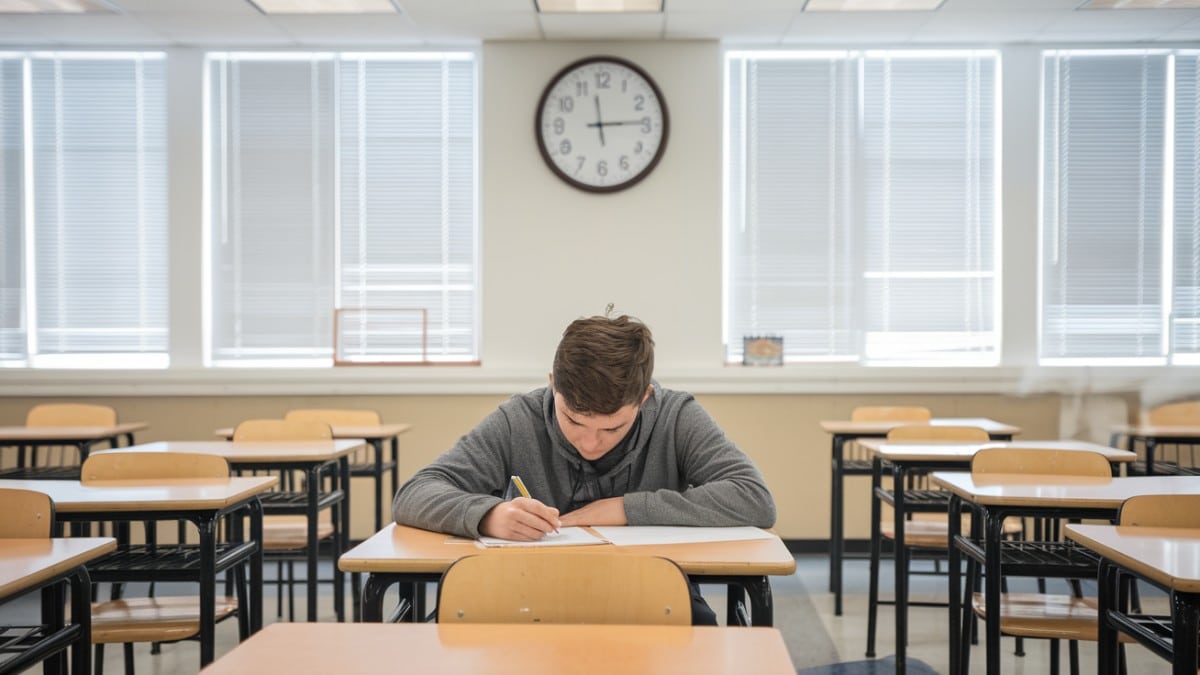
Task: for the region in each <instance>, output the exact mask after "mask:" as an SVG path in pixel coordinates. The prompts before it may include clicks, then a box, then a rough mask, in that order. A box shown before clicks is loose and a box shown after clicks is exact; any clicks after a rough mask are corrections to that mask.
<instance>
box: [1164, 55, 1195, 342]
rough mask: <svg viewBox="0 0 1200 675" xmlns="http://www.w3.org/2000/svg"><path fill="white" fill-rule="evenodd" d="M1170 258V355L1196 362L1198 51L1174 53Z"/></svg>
mask: <svg viewBox="0 0 1200 675" xmlns="http://www.w3.org/2000/svg"><path fill="white" fill-rule="evenodd" d="M1174 82H1175V163H1174V170H1175V188H1174V191H1173V196H1174V204H1173V205H1174V211H1175V218H1174V223H1173V225H1174V229H1175V231H1174V242H1173V244H1174V255H1173V256H1172V262H1173V264H1174V266H1175V273H1174V275H1173V277H1172V282H1173V285H1174V289H1173V295H1172V305H1171V312H1170V313H1169V318H1170V321H1171V324H1170V325H1171V329H1170V343H1169V344H1170V352H1169V353H1170V354H1171V355H1172V357H1173V359H1174V361H1175V362H1177V363H1185V362H1186V363H1200V52H1198V51H1185V52H1179V53H1177V54H1176V55H1175V80H1174Z"/></svg>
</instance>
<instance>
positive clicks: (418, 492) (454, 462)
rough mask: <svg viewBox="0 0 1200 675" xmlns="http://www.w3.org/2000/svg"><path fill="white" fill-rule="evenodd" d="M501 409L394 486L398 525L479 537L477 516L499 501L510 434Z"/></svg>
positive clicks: (506, 420) (395, 512) (393, 511)
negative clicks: (402, 483)
mask: <svg viewBox="0 0 1200 675" xmlns="http://www.w3.org/2000/svg"><path fill="white" fill-rule="evenodd" d="M508 428H509V424H508V419H507V417H506V416H505V413H504V411H503V409H497V410H496V411H494V412H493V413H492V414H491V415H489V416H487V417H486V418H484V419H483V421H482V422H480V423H479V425H478V426H476V427H475V428H474V429H472V430H471V431H470V432H469V433H468V434H467V435H465V436H463V437H462V438H460V439H459V440H458V442H457V443H455V444H454V447H453V448H451V449H449V450H447V451H446V452H444V453H442V454H441V455H440V456H439V457H438V458H437V459H435V460H434V461H433V462H432V463H431V464H429V465H428V466H426V467H425V468H423V469H421V470H420V471H418V472H417V473H415V474H413V476H412V478H410V479H409V480H408V481H406V482H405V483H404V485H401V486H400V489H399V490H397V491H396V498H395V499H394V500H393V501H392V517H393V518H394V519H395V521H396V523H398V524H400V525H411V526H413V527H419V528H422V529H425V530H433V531H436V532H446V533H448V534H454V535H458V536H462V537H472V538H474V537H478V536H479V521H480V520H482V519H483V516H484V515H485V514H486V513H487V512H488V511H489V510H491V508H492V507H493V506H495V505H496V504H499V503H500V502H501V501H502V500H501V499H500V497H498V496H495V494H494V493H495V492H496V491H498V490H500V489H502V488H503V486H504V481H505V480H506V479H507V474H506V473H505V461H506V460H505V458H506V457H507V456H508V448H507V447H506V445H507V441H506V439H508V438H509V436H510V434H509V433H508Z"/></svg>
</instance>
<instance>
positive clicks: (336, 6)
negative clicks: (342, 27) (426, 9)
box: [248, 0, 400, 14]
mask: <svg viewBox="0 0 1200 675" xmlns="http://www.w3.org/2000/svg"><path fill="white" fill-rule="evenodd" d="M248 1H249V2H250V3H251V4H253V5H254V6H255V7H258V8H259V10H261V11H262V13H263V14H398V13H399V11H400V10H399V9H398V8H397V7H396V5H395V4H394V3H393V2H392V0H248Z"/></svg>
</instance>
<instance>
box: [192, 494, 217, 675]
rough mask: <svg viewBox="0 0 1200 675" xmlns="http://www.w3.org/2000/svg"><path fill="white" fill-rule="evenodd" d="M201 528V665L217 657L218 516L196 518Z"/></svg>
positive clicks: (198, 526)
mask: <svg viewBox="0 0 1200 675" xmlns="http://www.w3.org/2000/svg"><path fill="white" fill-rule="evenodd" d="M196 527H197V528H198V529H199V530H200V667H201V668H203V667H204V666H207V665H208V664H210V663H212V662H213V659H214V658H216V640H217V628H216V614H217V597H216V596H217V516H216V515H215V514H214V515H213V516H212V517H210V518H200V519H197V520H196Z"/></svg>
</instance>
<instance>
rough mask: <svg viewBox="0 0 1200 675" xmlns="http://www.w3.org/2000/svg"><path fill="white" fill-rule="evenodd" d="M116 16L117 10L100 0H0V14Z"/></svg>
mask: <svg viewBox="0 0 1200 675" xmlns="http://www.w3.org/2000/svg"><path fill="white" fill-rule="evenodd" d="M86 12H101V13H108V14H116V13H117V9H116V8H115V7H113V6H112V5H110V4H108V3H107V2H103V1H102V0H0V14H83V13H86Z"/></svg>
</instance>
